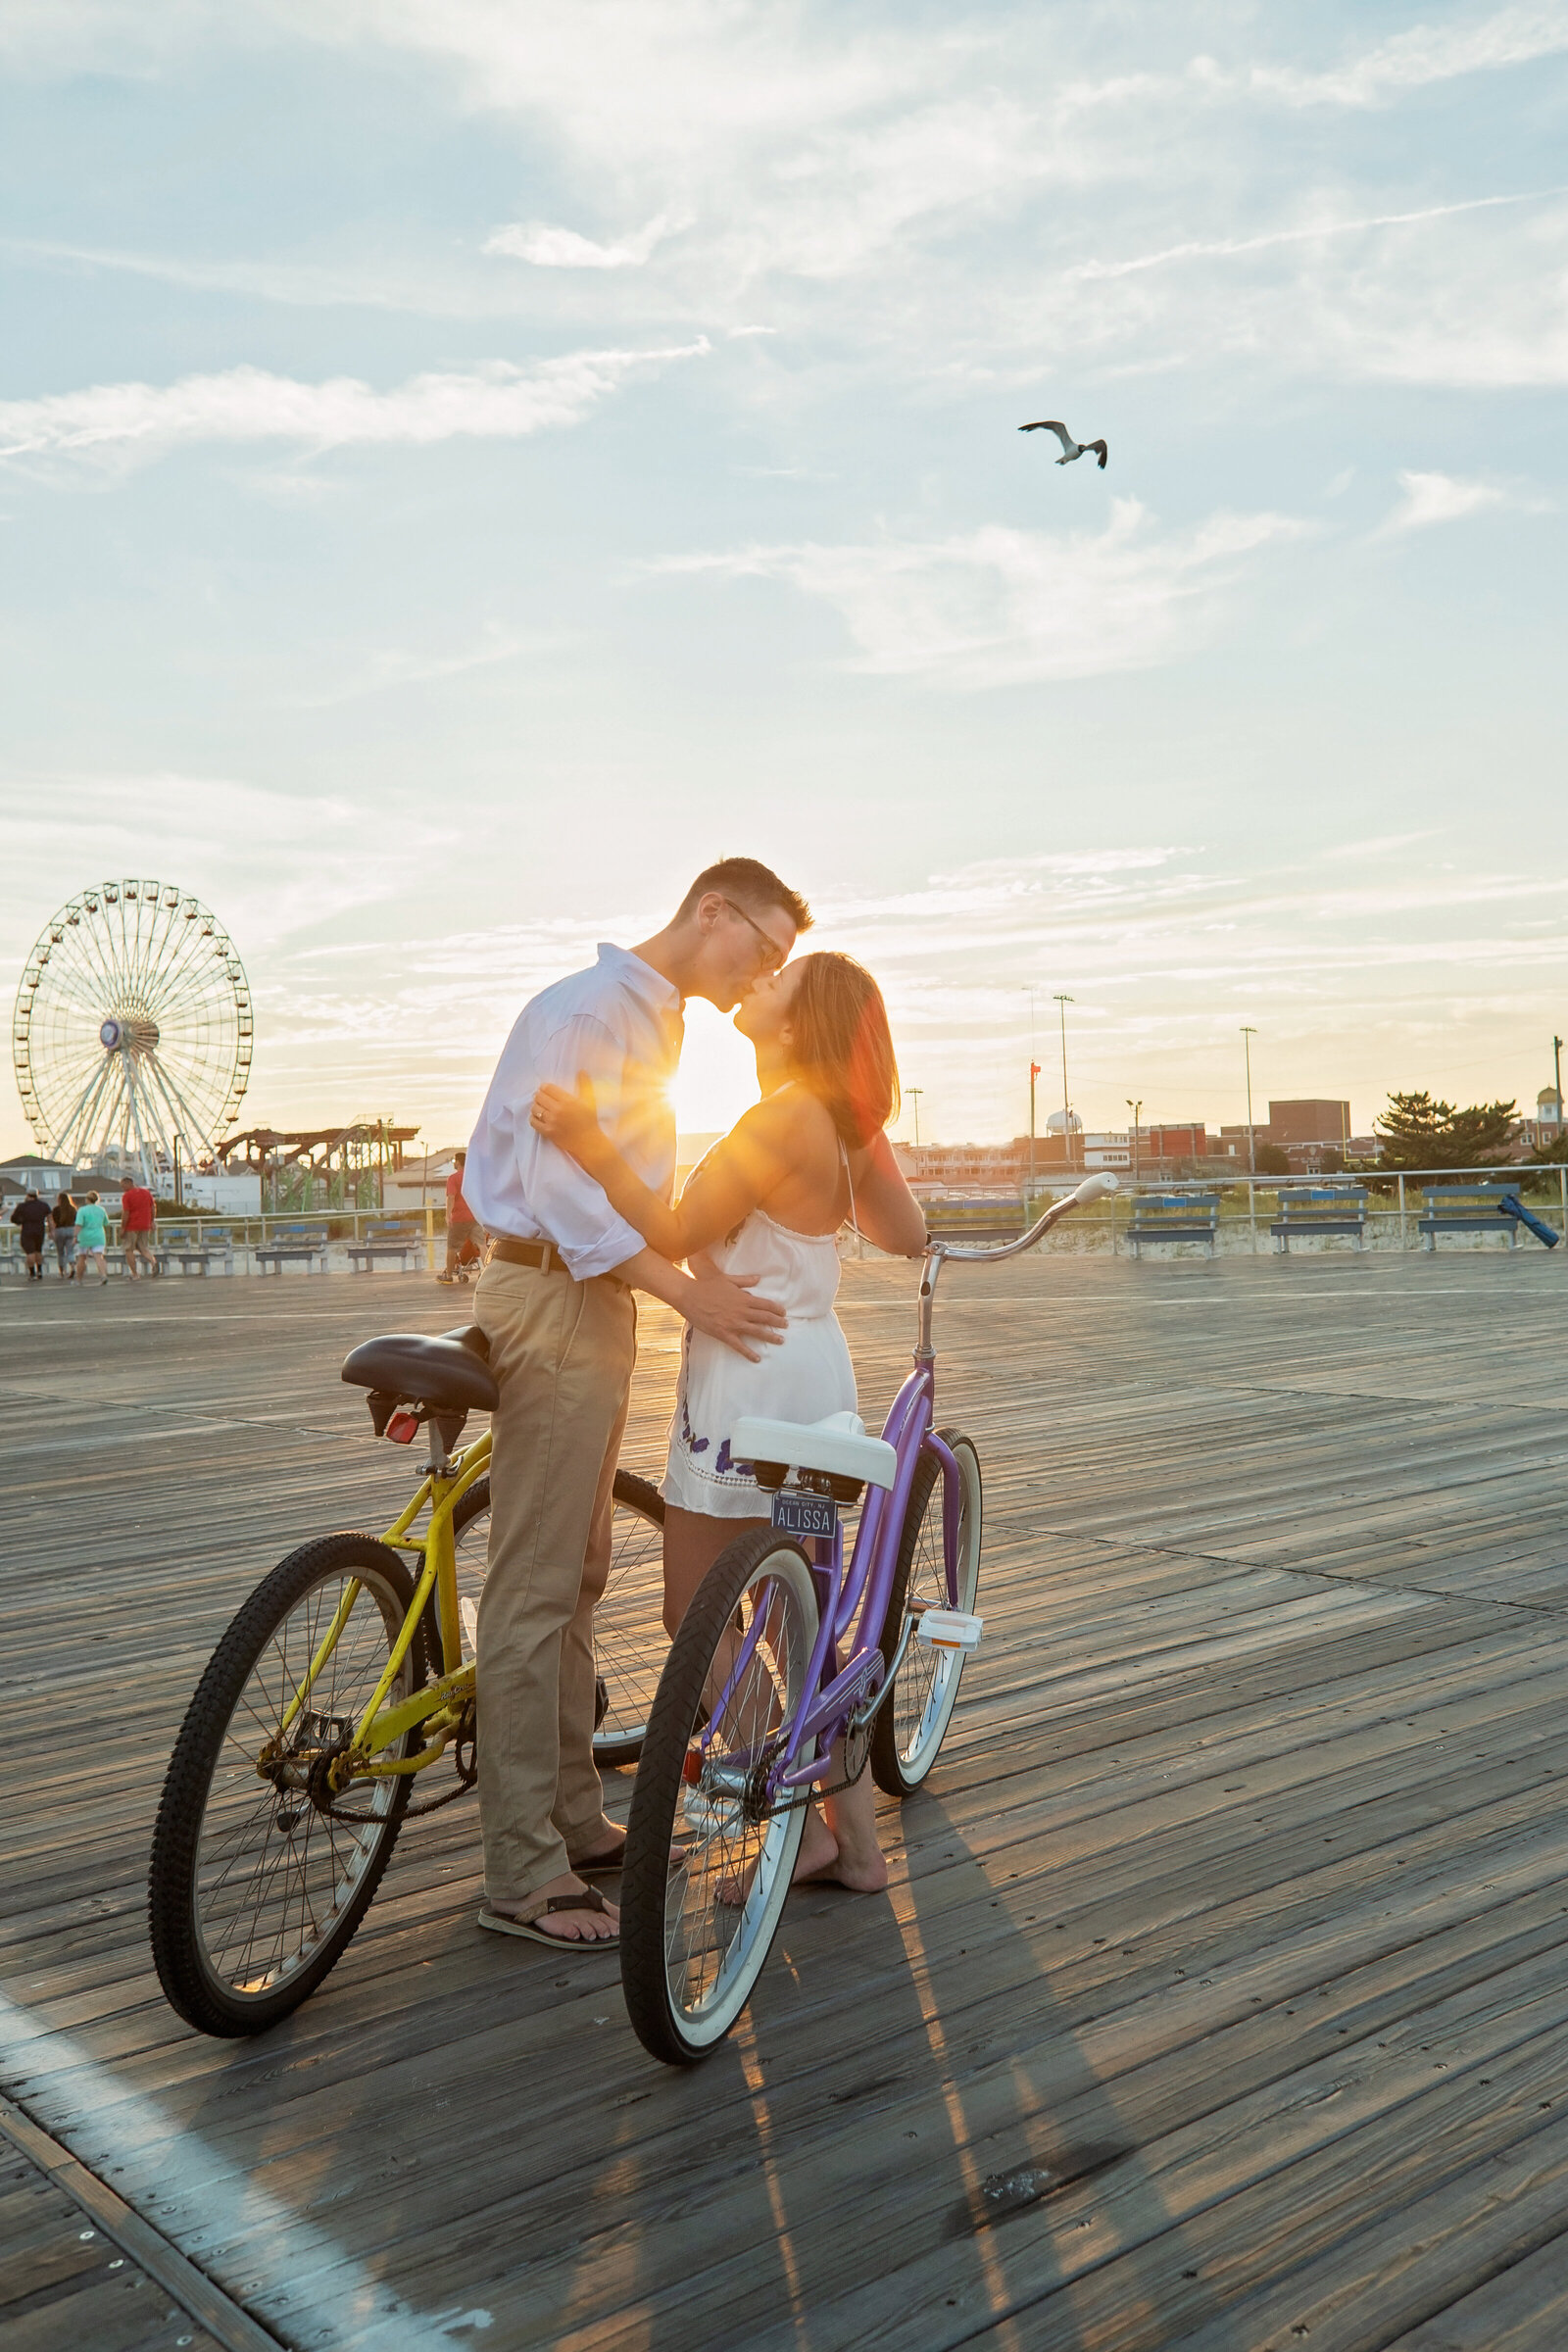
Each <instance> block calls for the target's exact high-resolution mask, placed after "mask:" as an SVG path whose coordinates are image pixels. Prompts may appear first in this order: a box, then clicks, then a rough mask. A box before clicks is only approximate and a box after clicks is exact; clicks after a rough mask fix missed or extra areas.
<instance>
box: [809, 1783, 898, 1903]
mask: <svg viewBox="0 0 1568 2352" xmlns="http://www.w3.org/2000/svg"><path fill="white" fill-rule="evenodd" d="M829 1801H830V1802H831V1801H832V1800H831V1799H830V1800H829ZM835 1809H837V1808H835ZM858 1833H859V1834H858ZM812 1883H814V1884H815V1885H817V1886H819V1887H848V1888H849V1890H850V1892H851V1893H852V1894H880V1893H881V1891H882V1889H883V1887H885V1886H886V1885H887V1883H888V1866H887V1862H886V1860H885V1858H884V1856H883V1852H882V1848H881V1847H880V1846H879V1845H878V1843H877V1841H876V1826H875V1819H874V1816H873V1820H872V1825H871V1831H870V1837H869V1839H867V1838H866V1837H865V1836H864V1834H863V1825H862V1824H861V1823H859V1822H858V1821H853V1822H845V1821H843V1820H839V1821H837V1822H835V1823H834V1825H833V1827H832V1828H829V1826H828V1824H827V1823H826V1822H825V1821H824V1820H823V1818H822V1816H821V1814H820V1813H819V1812H818V1811H817V1809H816V1807H815V1806H814V1805H813V1806H812V1807H811V1809H810V1811H809V1813H808V1815H807V1816H806V1834H805V1836H804V1837H803V1838H802V1839H801V1851H800V1856H799V1858H798V1860H797V1862H796V1865H795V1880H794V1884H795V1885H796V1886H797V1887H800V1886H803V1885H808V1884H812Z"/></svg>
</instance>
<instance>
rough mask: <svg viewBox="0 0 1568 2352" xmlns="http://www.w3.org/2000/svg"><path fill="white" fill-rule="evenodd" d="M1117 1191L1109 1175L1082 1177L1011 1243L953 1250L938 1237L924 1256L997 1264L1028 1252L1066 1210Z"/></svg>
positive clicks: (1082, 1205) (1117, 1185) (1100, 1199)
mask: <svg viewBox="0 0 1568 2352" xmlns="http://www.w3.org/2000/svg"><path fill="white" fill-rule="evenodd" d="M1120 1190H1121V1186H1120V1185H1119V1184H1118V1182H1117V1180H1116V1178H1115V1177H1114V1176H1112V1175H1110V1174H1109V1173H1105V1174H1103V1175H1099V1176H1086V1177H1085V1178H1084V1180H1083V1182H1082V1184H1081V1185H1079V1187H1078V1189H1077V1190H1076V1192H1071V1193H1068V1194H1067V1196H1066V1198H1065V1199H1064V1200H1061V1201H1053V1202H1052V1203H1051V1206H1050V1207H1049V1208H1048V1209H1047V1210H1046V1212H1045V1214H1044V1215H1043V1216H1041V1217H1037V1218H1036V1220H1035V1222H1034V1224H1032V1225H1031V1226H1030V1228H1029V1230H1028V1232H1027V1233H1020V1234H1019V1236H1018V1238H1017V1240H1016V1241H1015V1242H994V1243H993V1244H992V1245H991V1247H990V1248H989V1249H986V1250H956V1249H954V1248H953V1247H952V1246H951V1245H950V1244H949V1243H947V1242H945V1241H943V1240H942V1239H941V1238H940V1236H939V1237H938V1238H937V1239H936V1240H934V1241H932V1242H931V1243H930V1245H929V1247H928V1250H927V1255H928V1256H930V1257H950V1258H953V1259H955V1260H956V1261H962V1262H965V1263H967V1264H970V1265H979V1264H983V1263H984V1262H986V1261H987V1260H989V1259H993V1258H995V1259H997V1260H999V1261H1000V1260H1001V1259H1002V1258H1005V1257H1017V1256H1018V1255H1020V1253H1021V1252H1022V1251H1023V1250H1032V1249H1033V1248H1034V1246H1035V1244H1036V1242H1038V1241H1039V1240H1040V1239H1041V1237H1042V1235H1044V1234H1047V1233H1049V1232H1050V1231H1051V1228H1052V1227H1053V1225H1058V1224H1059V1223H1060V1222H1061V1220H1062V1218H1063V1217H1064V1216H1066V1214H1067V1212H1068V1210H1069V1209H1074V1208H1087V1207H1088V1206H1089V1203H1090V1202H1091V1201H1103V1200H1104V1199H1105V1198H1106V1197H1107V1195H1108V1194H1111V1193H1118V1192H1120Z"/></svg>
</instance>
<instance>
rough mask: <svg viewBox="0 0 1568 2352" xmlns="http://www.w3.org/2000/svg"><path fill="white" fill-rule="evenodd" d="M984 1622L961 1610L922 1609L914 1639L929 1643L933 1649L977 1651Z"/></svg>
mask: <svg viewBox="0 0 1568 2352" xmlns="http://www.w3.org/2000/svg"><path fill="white" fill-rule="evenodd" d="M985 1622H986V1621H985V1619H984V1618H983V1617H969V1616H966V1615H965V1614H964V1612H963V1610H962V1609H922V1610H921V1612H920V1618H919V1622H918V1624H917V1625H916V1626H915V1629H914V1631H915V1639H916V1640H917V1641H920V1642H929V1643H930V1644H931V1647H932V1648H933V1649H978V1648H979V1646H980V1636H981V1634H982V1632H983V1631H984V1628H985Z"/></svg>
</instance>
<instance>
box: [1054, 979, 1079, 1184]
mask: <svg viewBox="0 0 1568 2352" xmlns="http://www.w3.org/2000/svg"><path fill="white" fill-rule="evenodd" d="M1051 1001H1052V1003H1053V1004H1054V1005H1056V1006H1058V1007H1059V1009H1060V1012H1061V1149H1062V1152H1063V1153H1064V1154H1065V1157H1066V1161H1067V1166H1068V1168H1069V1170H1070V1169H1071V1167H1072V1104H1071V1103H1069V1101H1068V1099H1067V1007H1068V1005H1072V1004H1074V1003H1076V1001H1077V1000H1076V999H1075V998H1073V997H1064V996H1058V995H1053V997H1052V1000H1051Z"/></svg>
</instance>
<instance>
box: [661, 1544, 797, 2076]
mask: <svg viewBox="0 0 1568 2352" xmlns="http://www.w3.org/2000/svg"><path fill="white" fill-rule="evenodd" d="M749 1596H750V1601H751V1614H750V1615H748V1613H747V1604H748V1599H749ZM769 1596H770V1597H769ZM759 1606H760V1607H761V1608H763V1609H767V1610H774V1609H776V1610H777V1611H778V1612H779V1613H778V1615H777V1617H776V1619H774V1620H773V1623H772V1624H771V1625H768V1624H766V1622H765V1621H764V1633H763V1636H762V1638H761V1639H760V1640H759V1642H758V1643H757V1645H756V1647H755V1649H754V1650H753V1653H752V1657H751V1660H750V1662H749V1663H748V1665H747V1667H746V1668H745V1670H744V1672H743V1674H742V1677H741V1680H740V1682H739V1684H738V1685H737V1687H736V1690H735V1691H734V1692H733V1693H732V1694H731V1697H730V1699H729V1700H728V1701H726V1703H725V1706H724V1711H723V1721H722V1722H721V1723H720V1724H719V1725H718V1726H716V1727H714V1726H713V1725H711V1724H710V1723H709V1718H708V1707H709V1705H710V1704H712V1705H715V1706H716V1705H717V1703H718V1699H719V1696H720V1694H721V1691H722V1686H723V1682H724V1680H725V1678H726V1677H727V1674H728V1671H729V1669H728V1666H727V1664H725V1663H724V1662H723V1661H724V1656H725V1653H726V1651H727V1652H728V1655H729V1656H731V1657H732V1656H733V1655H734V1650H733V1648H732V1647H731V1646H730V1645H731V1644H733V1643H734V1642H735V1637H736V1634H737V1632H740V1631H744V1630H746V1629H747V1628H748V1627H749V1626H750V1625H751V1624H752V1622H753V1620H754V1618H755V1616H756V1614H757V1612H758V1609H759ZM816 1624H817V1604H816V1591H815V1587H814V1585H813V1584H812V1581H811V1571H810V1568H809V1565H808V1563H807V1558H806V1554H805V1552H804V1551H803V1550H802V1549H801V1547H800V1545H799V1544H794V1543H791V1542H789V1541H788V1539H786V1538H783V1537H780V1536H777V1535H775V1534H774V1533H773V1531H772V1530H771V1529H770V1528H767V1529H760V1530H754V1531H753V1532H752V1533H750V1534H748V1535H745V1536H739V1537H737V1538H736V1540H735V1541H734V1543H732V1544H728V1545H726V1547H725V1549H724V1550H723V1551H721V1552H720V1553H719V1556H718V1558H717V1559H716V1560H715V1561H714V1563H713V1565H712V1567H711V1569H710V1570H709V1572H708V1574H707V1576H706V1577H705V1578H704V1579H703V1582H702V1584H701V1586H700V1587H699V1588H698V1592H697V1595H696V1597H695V1599H694V1600H693V1601H692V1604H691V1606H690V1608H689V1609H688V1610H687V1612H686V1615H685V1617H684V1618H683V1619H682V1621H681V1627H680V1631H679V1633H678V1634H677V1635H676V1636H675V1639H674V1641H673V1642H671V1644H670V1651H669V1657H668V1659H667V1661H666V1663H665V1666H664V1671H663V1673H662V1676H661V1677H660V1683H659V1693H658V1696H657V1697H656V1698H655V1700H654V1706H653V1712H652V1714H651V1715H650V1717H649V1720H648V1736H647V1739H646V1740H645V1741H644V1743H643V1759H642V1764H641V1766H640V1768H639V1770H638V1774H637V1782H636V1787H635V1788H634V1789H633V1791H632V1800H631V1817H630V1820H629V1821H628V1823H627V1828H626V1857H625V1867H624V1870H623V1871H622V1874H621V1882H620V1974H621V1985H622V1988H623V1990H624V1992H625V1996H626V2009H627V2013H628V2015H629V2016H630V2018H631V2022H632V2026H633V2029H634V2030H635V2032H636V2034H637V2037H638V2039H639V2041H641V2043H642V2045H643V2047H644V2049H646V2050H648V2051H649V2052H650V2053H651V2054H652V2056H654V2057H655V2058H660V2059H662V2060H663V2061H664V2063H665V2064H666V2065H669V2066H692V2065H695V2064H697V2062H698V2061H699V2060H701V2059H703V2058H706V2057H707V2056H708V2055H709V2053H710V2052H711V2050H713V2049H715V2048H716V2047H717V2046H718V2044H719V2042H721V2041H722V2040H723V2038H724V2036H725V2034H727V2033H728V2032H729V2030H730V2028H731V2027H732V2026H733V2025H734V2023H735V2020H736V2019H737V2018H738V2017H739V2015H740V2013H741V2011H742V2010H743V2009H744V2007H745V2006H746V2003H747V2001H748V2000H749V1999H750V1998H751V1994H752V1990H753V1987H754V1986H755V1985H756V1983H757V1980H758V1978H759V1977H760V1975H761V1972H762V1969H763V1968H764V1966H765V1965H766V1961H767V1955H768V1952H769V1950H770V1948H771V1946H772V1942H773V1937H774V1936H775V1935H776V1934H777V1931H778V1923H779V1917H780V1914H781V1913H782V1911H783V1908H784V1898H785V1896H786V1895H787V1894H788V1893H789V1889H790V1881H791V1878H792V1876H793V1873H794V1869H795V1860H796V1856H797V1854H798V1853H799V1852H800V1845H801V1838H802V1834H803V1832H804V1830H805V1827H806V1807H805V1802H804V1799H805V1796H806V1793H807V1792H806V1790H805V1789H799V1790H797V1791H796V1792H795V1794H796V1801H795V1802H793V1803H792V1804H790V1805H789V1806H788V1807H787V1808H785V1809H783V1810H780V1811H778V1812H774V1813H771V1814H768V1815H765V1816H763V1817H761V1818H760V1819H749V1818H748V1811H747V1806H746V1802H745V1800H744V1798H743V1797H742V1796H740V1795H739V1794H737V1792H736V1790H735V1789H734V1787H733V1786H731V1787H730V1788H729V1789H728V1790H727V1791H726V1790H722V1789H716V1788H715V1787H714V1786H713V1785H712V1784H711V1780H710V1774H711V1772H713V1771H714V1769H715V1767H716V1768H718V1769H723V1768H725V1767H727V1768H728V1769H729V1770H730V1771H731V1772H740V1773H744V1772H745V1770H746V1768H747V1764H748V1761H749V1760H750V1759H753V1758H755V1756H756V1754H757V1752H758V1745H759V1741H760V1740H767V1739H770V1738H772V1737H773V1736H774V1735H775V1734H776V1732H777V1730H778V1728H779V1726H780V1724H781V1723H783V1722H785V1721H787V1720H788V1718H789V1716H790V1715H791V1714H792V1713H793V1712H794V1710H795V1709H796V1707H797V1706H798V1705H799V1704H800V1701H801V1697H802V1693H803V1691H804V1689H805V1682H806V1674H807V1670H808V1668H809V1663H810V1652H811V1642H812V1641H813V1639H814V1637H815V1634H816ZM754 1670H755V1671H754ZM781 1686H782V1691H781ZM704 1726H707V1728H708V1733H709V1745H708V1748H707V1750H706V1756H707V1759H708V1760H707V1761H706V1762H705V1764H704V1766H703V1777H702V1780H701V1781H700V1782H699V1783H697V1784H696V1785H694V1784H692V1783H691V1782H689V1781H688V1779H687V1772H688V1757H689V1756H690V1755H692V1754H694V1753H695V1752H699V1751H696V1750H695V1749H694V1741H695V1739H696V1736H697V1733H698V1731H699V1730H700V1729H702V1728H703V1727H704ZM731 1733H733V1736H734V1744H733V1745H731V1744H730V1737H731ZM699 1808H701V1815H700V1817H699V1813H698V1809H699ZM683 1831H684V1833H685V1842H686V1860H685V1862H684V1864H683V1865H682V1867H681V1868H680V1869H678V1870H673V1871H672V1870H671V1869H670V1867H669V1849H670V1844H671V1841H672V1839H674V1838H677V1837H678V1836H680V1835H681V1833H682V1832H683ZM737 1887H741V1888H743V1889H744V1899H742V1900H739V1901H737V1900H735V1899H734V1894H735V1890H736V1889H737ZM721 1915H722V1916H721Z"/></svg>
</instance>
